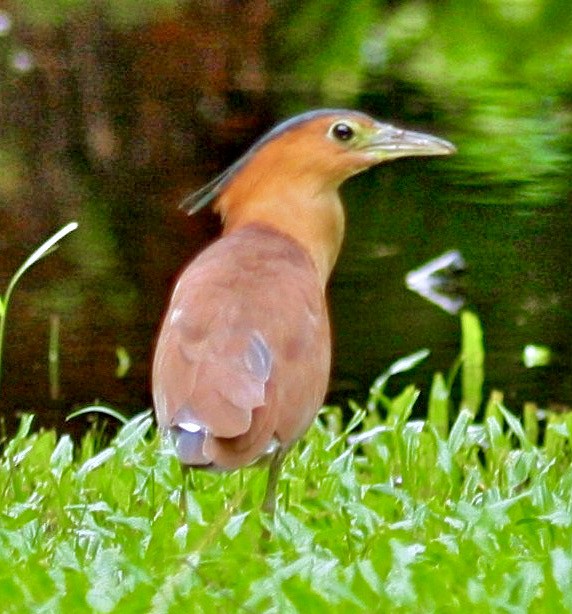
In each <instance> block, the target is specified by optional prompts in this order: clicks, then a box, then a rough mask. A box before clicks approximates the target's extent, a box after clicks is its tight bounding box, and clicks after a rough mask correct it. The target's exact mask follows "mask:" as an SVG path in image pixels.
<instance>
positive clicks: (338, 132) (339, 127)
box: [331, 122, 355, 141]
mask: <svg viewBox="0 0 572 614" xmlns="http://www.w3.org/2000/svg"><path fill="white" fill-rule="evenodd" d="M331 133H332V135H333V137H334V138H335V139H336V140H337V141H349V140H350V139H352V138H353V137H354V134H355V131H354V129H353V128H352V127H351V126H349V125H348V124H346V123H345V122H339V123H337V124H334V125H333V126H332V128H331Z"/></svg>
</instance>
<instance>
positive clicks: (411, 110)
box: [0, 2, 572, 424]
mask: <svg viewBox="0 0 572 614" xmlns="http://www.w3.org/2000/svg"><path fill="white" fill-rule="evenodd" d="M245 4H249V5H252V6H257V5H260V6H262V5H265V3H256V2H251V3H245ZM397 4H399V3H397ZM402 5H407V3H402ZM219 8H220V7H219ZM220 10H222V9H220ZM203 17H204V15H203ZM274 18H275V19H278V17H276V16H275V17H274ZM184 23H185V22H184V21H183V22H181V23H178V24H176V23H175V24H172V23H167V24H165V23H163V22H158V23H155V24H153V23H152V24H151V25H150V26H138V27H137V28H136V29H134V30H133V29H131V30H129V29H127V30H125V29H122V28H121V27H119V26H117V25H115V24H113V23H112V22H109V21H108V20H106V19H102V18H101V16H100V15H91V17H89V19H87V18H86V20H85V21H82V20H77V19H76V20H75V21H74V20H73V19H72V20H71V21H70V22H69V23H67V24H64V25H63V26H62V25H60V26H58V28H59V29H58V28H55V29H53V30H52V31H51V32H52V35H47V34H46V30H41V31H38V30H34V28H32V27H30V28H27V29H24V30H23V33H20V38H21V40H24V41H27V47H26V48H27V49H29V50H30V54H31V57H32V58H35V60H34V61H35V62H36V64H35V65H34V67H33V68H32V69H30V70H28V69H26V70H24V71H22V70H20V71H19V72H18V70H16V69H15V68H14V66H13V65H12V67H11V68H10V65H9V63H8V60H6V62H7V64H6V67H5V71H4V72H5V75H4V77H5V87H4V90H3V97H2V106H3V109H4V111H9V112H10V114H9V115H8V117H10V118H11V119H10V122H8V123H7V124H5V125H4V127H3V129H2V134H1V139H0V143H1V149H0V154H1V158H0V161H1V162H2V165H3V169H4V170H3V179H2V180H1V181H0V194H1V197H2V203H1V209H0V215H1V219H0V280H1V281H2V287H5V286H6V283H7V280H8V278H9V276H10V275H11V273H12V272H13V271H14V270H15V269H16V267H17V266H18V265H19V264H20V263H21V261H22V260H23V259H24V258H25V257H26V256H27V255H28V254H29V253H30V252H31V251H32V249H33V248H34V247H36V246H37V245H38V244H39V243H40V242H41V241H42V240H44V239H46V238H47V237H48V236H49V235H50V234H52V233H53V232H54V231H55V230H57V229H58V228H59V227H61V226H63V225H64V224H65V223H67V222H68V221H70V220H77V221H78V222H79V224H80V227H79V230H78V231H76V232H75V233H74V234H73V235H71V236H69V237H67V238H66V239H64V240H63V241H62V244H61V247H60V249H59V250H58V251H57V252H56V253H54V254H51V255H49V256H48V257H47V258H46V259H45V260H43V261H42V262H40V263H39V264H37V265H36V266H35V268H34V269H33V270H31V271H29V272H28V273H26V275H25V276H24V277H23V279H22V280H21V283H20V285H19V287H18V289H17V290H16V292H15V294H14V297H13V302H12V304H11V305H10V311H9V314H8V321H7V338H6V347H5V354H4V370H3V374H2V384H1V386H2V388H1V391H0V394H1V404H2V412H3V415H4V417H5V419H6V420H7V421H8V422H12V420H13V417H14V416H15V415H16V413H17V412H19V411H33V412H36V413H37V414H38V416H39V419H40V421H41V422H42V423H44V424H60V423H61V420H62V417H63V416H65V415H66V414H67V413H69V412H70V411H71V410H72V409H73V408H76V407H78V406H81V405H87V404H92V403H94V402H101V403H105V404H109V405H111V406H113V407H116V408H117V409H120V410H122V411H125V412H128V413H129V412H133V411H136V410H140V409H141V408H143V407H147V406H149V405H150V394H149V377H148V375H149V363H150V356H151V353H152V347H153V339H154V335H155V331H156V329H157V326H158V323H159V321H160V317H161V313H162V310H163V307H164V304H165V301H166V299H167V297H168V293H169V289H170V287H171V285H172V283H173V280H174V279H175V275H176V272H177V271H178V270H179V269H180V267H181V266H182V265H183V264H184V263H185V262H186V261H187V260H188V258H189V257H190V256H191V255H192V254H193V253H195V252H196V251H197V250H198V249H200V247H201V246H203V245H205V244H206V242H208V241H209V240H210V239H211V238H213V237H214V236H216V234H217V232H218V222H217V220H216V219H215V218H214V216H212V215H209V214H208V213H205V214H200V215H198V216H196V217H195V218H190V219H188V218H186V217H185V216H184V215H183V214H182V213H180V212H179V211H177V209H176V205H177V204H178V202H179V201H180V199H181V198H182V197H183V196H184V195H185V193H186V192H187V191H190V190H191V189H194V188H196V187H199V186H200V185H201V184H202V183H203V182H206V181H208V179H210V178H211V177H212V176H214V175H215V174H216V173H217V172H218V171H220V170H222V169H223V168H224V167H225V166H226V165H227V164H228V163H230V162H231V161H232V160H233V159H234V158H235V157H236V156H237V155H239V154H240V153H241V152H242V151H243V150H244V149H245V148H246V147H247V146H248V145H249V144H250V143H251V142H252V141H253V140H254V139H256V138H257V137H258V136H259V135H260V134H262V133H263V132H264V130H265V129H267V128H268V127H270V126H271V125H272V124H273V123H274V122H275V121H277V120H279V119H282V118H283V117H285V116H287V115H289V114H291V113H292V112H297V111H301V110H304V109H307V108H315V107H318V106H351V107H354V108H360V109H362V110H365V111H367V112H370V113H371V114H373V115H375V116H377V117H380V118H384V119H391V120H393V121H395V122H396V123H399V124H401V125H403V126H406V127H410V128H414V129H422V130H426V131H429V132H432V133H434V134H437V135H439V136H442V137H444V138H447V139H449V140H452V141H453V142H454V143H455V144H456V145H457V146H458V148H459V153H458V154H457V156H455V157H452V158H446V159H419V160H400V161H397V162H394V163H391V164H388V165H385V166H380V167H378V168H376V169H373V170H372V171H370V172H368V173H366V174H365V175H362V176H360V177H356V178H354V179H352V180H351V181H349V182H348V183H347V184H346V185H345V186H344V188H343V198H344V202H345V203H346V209H347V217H348V231H347V236H346V241H345V245H344V249H343V252H342V255H341V258H340V261H339V263H338V266H337V268H336V271H335V274H334V276H333V279H332V281H331V287H330V304H331V311H332V316H333V327H334V330H335V363H334V370H333V375H332V393H331V397H330V400H332V401H336V402H343V401H344V399H346V398H348V397H352V398H357V399H363V398H364V397H365V395H366V394H367V390H368V387H369V385H370V384H371V382H372V381H373V379H374V378H375V377H376V376H377V375H379V374H380V373H381V372H382V371H383V370H385V369H386V368H387V367H388V365H389V364H390V363H391V362H392V361H393V360H395V359H397V358H399V357H401V356H403V355H406V354H408V353H411V352H413V351H415V350H418V349H420V348H422V347H426V348H429V349H430V350H431V355H430V358H429V359H428V360H427V361H426V362H425V363H424V364H423V365H421V366H420V367H418V368H417V369H416V370H415V372H413V373H409V374H406V375H404V376H402V377H401V378H400V379H398V380H396V381H395V382H394V384H393V386H394V388H393V389H394V390H398V389H399V387H400V386H401V385H403V384H404V383H410V382H412V381H413V382H415V383H417V384H418V385H419V386H420V387H421V388H422V389H423V390H424V391H426V390H427V389H428V387H429V386H430V381H431V376H432V374H433V373H434V372H435V371H436V370H447V369H449V367H450V366H451V365H452V363H453V361H454V359H455V357H456V356H457V354H458V351H459V330H460V325H459V317H458V315H454V314H450V313H447V312H446V311H444V310H443V309H441V308H440V307H438V306H436V305H435V304H433V303H431V302H429V301H427V300H426V299H424V298H423V297H421V296H419V295H418V294H416V293H414V292H412V291H411V290H408V289H407V287H406V285H405V276H406V274H407V273H408V271H411V270H412V269H415V268H417V267H419V266H421V265H422V264H423V263H425V262H427V261H428V260H431V259H432V258H435V257H437V256H439V255H440V254H442V253H444V252H446V251H448V250H452V249H455V250H458V251H459V252H460V254H461V255H462V257H463V259H464V261H465V262H466V271H465V272H464V273H463V274H460V275H456V276H453V277H451V278H449V280H448V284H449V285H448V287H447V288H446V289H445V290H446V291H447V292H448V293H449V294H451V295H455V296H458V297H461V298H463V300H464V301H465V304H466V306H467V307H470V308H471V309H473V310H474V311H475V312H476V313H477V314H478V315H479V317H480V319H481V321H482V324H483V328H484V332H485V340H486V383H487V389H488V390H490V389H491V388H498V389H501V390H503V391H504V392H505V394H506V396H507V403H508V405H509V406H510V407H512V408H513V409H514V410H515V411H518V409H519V407H520V406H521V404H522V403H523V402H524V401H528V400H533V401H537V402H538V403H540V404H568V405H569V404H570V403H572V369H571V367H572V365H571V362H572V360H571V357H572V291H571V280H572V270H571V269H572V265H571V264H570V253H571V249H570V248H571V247H572V246H571V241H572V239H571V237H572V221H571V220H572V216H571V215H570V208H571V204H572V203H571V201H572V199H571V195H570V188H569V186H568V181H567V177H568V175H569V168H570V164H571V162H572V160H571V158H572V147H571V146H570V138H569V127H570V125H572V121H570V115H571V110H570V100H572V95H571V96H568V94H566V93H565V92H566V91H570V88H568V90H566V87H568V86H567V85H566V87H564V85H563V83H564V84H566V83H568V82H567V81H565V80H563V81H562V82H558V83H557V84H553V85H554V87H553V89H552V90H550V91H548V92H547V91H546V90H542V91H539V90H538V83H536V82H534V81H532V80H531V82H522V81H519V82H515V81H511V80H506V79H505V80H504V81H502V82H499V81H498V79H497V75H496V74H491V75H490V79H489V80H487V79H486V78H482V79H481V80H480V82H479V84H478V87H475V88H474V90H471V91H467V85H466V84H464V85H463V86H461V85H459V84H457V85H458V89H456V85H455V83H448V84H447V85H448V88H449V89H448V92H449V95H447V92H443V91H440V92H436V90H435V89H433V90H431V88H429V87H427V83H424V82H423V81H422V80H416V79H415V78H414V77H412V76H411V73H410V72H409V73H408V72H407V70H406V67H405V65H404V67H403V72H400V70H401V68H400V66H398V65H397V66H393V67H391V70H389V69H388V70H387V72H386V73H384V74H381V75H379V74H377V73H376V72H375V71H374V72H373V73H371V74H370V75H369V77H368V79H367V80H365V81H363V82H362V84H361V86H360V87H359V88H358V89H356V90H355V92H354V93H353V94H351V95H350V94H349V93H348V92H347V91H344V92H343V93H340V92H339V91H338V92H334V93H327V92H326V91H325V90H324V89H320V88H316V89H313V88H311V87H309V86H308V87H306V86H305V87H301V85H302V84H303V83H299V84H298V85H300V87H298V85H292V83H291V80H292V76H291V75H290V73H289V72H288V69H289V68H291V70H294V68H293V67H288V66H282V71H281V72H278V73H277V74H276V73H273V72H271V71H270V72H268V70H269V68H268V67H269V66H271V65H272V61H271V60H269V61H268V62H267V64H263V63H262V59H261V58H263V57H264V54H263V51H262V49H258V48H254V50H252V49H251V53H253V59H252V62H251V65H252V66H251V72H250V73H249V75H250V76H249V77H248V79H246V77H244V75H243V76H242V77H240V78H242V79H246V81H247V86H248V87H245V89H244V90H241V89H240V87H237V83H240V82H241V81H240V78H239V77H236V76H235V80H234V81H233V83H229V82H227V81H225V79H227V80H228V79H229V76H228V74H227V73H226V72H224V71H223V72H222V73H220V74H219V73H216V74H210V75H209V74H207V73H208V71H209V70H211V72H212V70H213V69H212V67H211V68H209V67H208V66H202V65H201V64H200V62H198V63H197V64H194V65H193V66H192V68H188V62H189V60H188V56H187V55H186V54H187V53H188V50H189V48H190V47H192V45H193V44H196V36H195V35H193V29H192V25H189V27H188V29H187V30H185V28H184ZM269 23H270V25H268V23H267V22H266V21H265V20H264V19H262V18H261V19H260V20H259V22H257V24H258V25H257V28H258V29H259V30H260V31H261V32H262V31H264V29H265V28H270V29H271V28H272V20H270V22H269ZM253 27H254V26H253ZM47 32H50V30H47ZM165 32H167V33H168V34H169V36H167V35H166V34H165V36H162V34H164V33H165ZM58 33H59V34H58ZM62 33H65V34H66V35H67V36H62ZM182 33H184V35H183V34H182ZM160 34H161V35H160ZM215 34H216V32H215ZM213 36H214V34H213ZM225 36H231V35H230V34H229V33H228V32H227V33H226V34H225ZM232 36H234V37H235V38H234V39H232V40H233V42H232V44H230V43H229V46H228V49H226V51H225V49H222V50H221V48H220V46H219V47H216V49H217V50H218V51H216V52H217V53H223V54H224V53H226V54H227V56H229V55H230V56H232V54H233V53H234V52H233V49H235V47H236V46H237V45H238V46H240V44H241V41H240V40H238V42H237V38H236V37H238V38H240V35H239V33H236V32H234V33H233V34H232ZM14 37H15V38H14V40H17V37H16V35H14ZM74 37H75V38H74ZM214 38H215V39H216V36H214ZM84 39H85V40H87V41H88V42H89V41H91V46H90V45H87V46H81V45H76V46H75V48H74V46H73V44H72V43H73V42H74V40H75V41H76V42H77V40H79V41H81V42H85V41H84ZM225 40H226V39H225ZM229 40H230V39H229ZM70 41H71V42H70ZM94 41H95V42H94ZM173 41H174V42H173ZM193 41H195V42H193ZM96 43H97V44H96ZM12 44H14V45H15V44H16V43H15V42H13V43H12ZM213 45H214V43H213ZM74 49H75V50H74ZM209 49H211V47H209V43H208V41H207V42H204V41H203V42H202V43H201V50H202V53H203V55H204V57H207V58H208V57H211V56H212V53H215V52H214V51H212V49H215V46H213V47H212V49H211V51H212V53H211V52H209ZM40 52H42V53H43V55H42V53H40ZM225 57H226V56H225ZM46 58H47V59H46ZM184 58H186V59H184ZM50 59H51V60H53V61H54V62H55V60H56V59H57V60H58V62H59V64H54V63H50V62H49V61H48V60H50ZM255 60H256V61H259V62H260V64H259V65H257V64H256V61H255ZM213 61H214V60H213ZM185 62H186V64H185ZM181 63H183V64H184V65H185V66H187V68H186V69H185V70H184V71H182V72H181V71H178V69H177V70H175V68H177V67H179V66H181V65H182V64H181ZM214 64H216V66H219V65H218V64H217V63H216V62H214ZM54 66H56V68H54ZM462 69H463V68H462V67H460V70H462ZM296 70H300V68H299V67H298V68H297V69H296ZM228 71H230V69H228ZM141 75H143V78H142V77H141ZM88 77H89V81H88V80H87V79H88ZM209 77H210V78H209ZM255 77H257V78H258V81H257V80H256V79H255ZM286 77H288V78H286ZM253 79H254V80H253ZM563 79H564V77H563ZM305 83H306V85H308V84H310V85H311V83H312V82H311V80H310V81H308V82H305ZM6 84H7V85H6ZM284 84H286V85H284ZM288 84H289V85H288ZM348 87H349V86H348ZM98 88H100V89H98ZM100 90H101V91H104V92H105V95H99V94H98V92H99V93H100ZM563 92H564V93H563ZM217 113H218V115H217ZM5 116H6V115H5ZM54 316H56V317H57V318H59V322H60V338H59V344H58V347H59V365H58V377H57V382H56V383H57V390H54V389H53V386H54V381H53V379H52V382H51V384H52V393H50V377H49V367H48V339H49V331H50V317H52V318H53V317H54ZM530 343H536V344H543V345H548V346H549V347H550V348H551V349H552V352H553V360H552V362H551V364H550V365H548V366H545V367H541V368H535V369H527V368H525V366H524V364H523V362H522V352H523V349H524V346H525V345H526V344H530ZM118 347H123V348H125V350H126V352H127V353H128V355H129V357H130V360H131V366H130V368H129V370H128V371H127V373H126V375H125V376H123V377H118V376H117V375H116V368H117V357H116V350H117V348H118ZM54 393H55V394H54ZM53 396H55V397H56V398H51V397H53Z"/></svg>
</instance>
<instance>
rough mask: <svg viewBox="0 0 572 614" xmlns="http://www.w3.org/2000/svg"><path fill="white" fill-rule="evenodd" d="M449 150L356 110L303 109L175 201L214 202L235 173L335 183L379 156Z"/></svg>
mask: <svg viewBox="0 0 572 614" xmlns="http://www.w3.org/2000/svg"><path fill="white" fill-rule="evenodd" d="M455 151H456V149H455V146H454V145H453V144H452V143H449V142H448V141H445V140H443V139H439V138H437V137H434V136H431V135H429V134H423V133H421V132H413V131H411V130H403V129H401V128H396V127H394V126H393V125H391V124H386V123H382V122H379V121H377V120H375V119H373V118H372V117H370V116H368V115H366V114H365V113H360V112H358V111H350V110H345V109H320V110H317V111H309V112H307V113H302V114H301V115H297V116H295V117H293V118H291V119H289V120H287V121H284V122H282V123H280V124H278V125H277V126H275V127H274V128H273V129H272V130H270V131H269V132H268V133H266V134H265V135H264V136H263V137H261V138H260V139H259V140H258V141H257V142H256V143H255V144H254V145H253V146H252V147H251V148H250V149H249V150H248V151H247V152H246V153H245V154H244V155H243V156H242V157H241V158H239V159H238V160H237V161H236V162H235V163H234V164H233V165H232V166H230V167H229V168H228V169H226V170H225V171H223V172H222V173H221V174H220V175H218V176H217V177H215V178H214V179H213V180H212V181H211V182H209V183H208V184H206V185H205V186H203V187H202V188H201V189H199V190H197V191H196V192H193V193H192V194H189V196H187V198H185V200H184V201H183V202H182V203H181V205H180V206H181V209H183V210H184V211H186V212H187V213H188V214H189V215H192V214H193V213H196V212H197V211H199V210H200V209H202V208H203V207H204V206H205V205H207V204H209V203H211V202H216V200H217V199H218V198H219V197H220V196H222V195H223V194H224V192H225V190H226V189H227V188H228V187H230V185H231V183H233V182H234V180H235V179H236V178H237V177H238V176H239V175H242V176H245V177H247V178H249V182H250V183H251V184H254V183H257V179H258V177H260V178H261V180H268V178H269V175H279V176H281V177H283V178H284V179H290V180H292V181H297V180H299V179H301V178H303V179H307V178H309V177H314V178H317V180H318V181H321V182H324V183H326V184H329V185H334V186H335V188H337V187H339V185H340V184H341V183H342V182H343V181H344V180H345V179H348V178H349V177H351V176H352V175H355V174H357V173H360V172H361V171H364V170H366V169H368V168H370V167H371V166H374V165H376V164H379V163H381V162H385V161H388V160H394V159H395V158H403V157H407V156H442V155H449V154H452V153H455ZM269 165H271V166H270V168H268V167H269ZM274 165H275V166H274Z"/></svg>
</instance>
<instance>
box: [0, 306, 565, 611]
mask: <svg viewBox="0 0 572 614" xmlns="http://www.w3.org/2000/svg"><path fill="white" fill-rule="evenodd" d="M424 356H425V352H420V353H418V354H416V355H413V356H409V357H407V358H404V359H402V360H400V361H398V362H397V363H395V364H394V365H392V367H391V368H390V369H389V370H388V371H387V372H386V373H385V374H384V375H382V376H381V377H380V378H379V379H378V380H377V382H375V383H374V385H373V386H372V390H371V396H370V399H369V402H368V403H367V406H366V407H364V408H361V407H357V406H355V405H352V410H353V417H352V419H351V420H350V422H349V424H348V423H346V422H345V421H344V420H343V419H342V411H341V410H340V409H339V408H324V410H323V411H322V412H321V414H320V417H319V419H318V420H317V421H316V423H315V425H314V426H313V427H312V429H311V431H310V432H309V434H308V435H307V437H306V438H305V439H304V441H302V442H300V443H299V444H298V445H297V447H296V448H295V450H294V451H293V453H292V454H291V455H290V456H289V457H288V459H287V461H286V464H285V467H284V470H283V473H282V477H281V481H280V486H279V492H280V500H279V505H278V510H277V512H276V515H275V517H274V518H270V517H268V516H266V515H264V514H263V513H262V512H261V511H260V510H259V504H260V502H261V500H262V497H263V494H264V487H265V479H266V473H265V470H264V469H260V468H256V467H255V468H251V469H246V470H242V471H237V472H234V473H230V474H217V473H207V472H200V471H196V472H191V474H190V476H189V484H188V508H187V511H186V515H183V514H182V512H181V510H180V507H179V498H180V493H181V487H182V478H181V472H180V470H179V467H178V465H177V462H176V460H175V458H174V456H173V453H172V451H171V450H170V448H169V446H168V445H167V444H165V443H164V442H163V441H162V440H161V438H160V437H159V436H158V435H157V433H156V432H155V430H154V427H153V418H152V416H151V415H150V413H149V412H143V413H141V414H139V415H138V416H136V417H135V418H133V419H131V420H130V421H128V422H127V423H126V424H125V425H124V426H123V427H122V428H121V429H120V430H119V431H118V434H117V436H116V437H115V438H114V439H113V441H111V442H110V443H109V445H102V444H101V443H100V438H99V437H98V432H97V430H96V429H94V430H93V431H90V432H89V433H88V434H87V435H86V436H85V437H84V439H83V440H82V442H81V444H80V445H75V444H74V443H73V442H72V440H71V438H70V437H69V436H68V435H65V434H64V435H61V436H58V434H56V433H55V432H53V431H40V432H35V431H34V430H33V417H32V416H24V417H23V419H22V422H21V425H20V429H19V431H18V433H17V434H16V435H15V436H14V437H12V438H9V439H7V438H5V439H4V442H3V445H2V458H1V465H0V496H1V499H0V596H1V599H0V611H2V612H28V611H33V612H50V613H53V612H82V611H94V612H115V611H121V612H157V613H158V612H180V611H185V612H205V613H206V612H209V613H210V612H322V611H324V612H325V611H327V612H348V611H351V612H354V611H358V612H359V611H363V612H376V611H378V612H458V611H463V612H473V611H474V612H476V611H478V612H527V611H533V612H568V611H572V466H571V462H570V461H571V441H572V415H571V414H553V413H549V412H541V411H539V410H538V409H537V408H535V407H533V406H529V407H527V408H526V409H525V412H524V415H523V417H522V418H517V417H516V416H515V415H513V413H511V412H510V411H509V410H508V409H507V408H505V407H504V405H503V403H502V397H501V396H500V395H499V394H496V393H495V394H494V395H493V396H492V398H491V399H490V400H489V401H488V403H487V404H486V407H485V409H484V411H483V412H482V415H481V416H479V418H478V419H475V408H476V405H478V403H479V396H480V391H481V390H482V342H481V335H480V330H479V327H478V322H477V321H476V319H475V318H474V316H472V315H471V314H464V316H463V348H462V360H461V361H460V362H459V364H458V365H457V366H456V368H454V369H453V371H452V373H451V374H450V375H449V377H448V378H445V377H443V376H442V375H440V374H437V375H436V376H435V379H434V382H433V387H432V391H431V395H430V399H429V402H428V408H427V411H426V416H427V417H426V419H422V420H421V419H412V418H411V413H412V410H413V408H414V406H415V403H416V401H417V398H418V396H419V391H418V390H417V389H416V388H415V386H413V385H411V386H408V387H407V388H405V389H404V390H403V391H402V392H401V393H400V394H399V395H397V396H396V397H393V398H389V397H388V396H387V395H386V393H385V385H386V383H387V380H388V379H389V377H390V376H391V375H392V374H394V373H397V372H401V371H406V370H409V369H410V368H412V367H414V365H415V364H416V363H417V361H419V360H421V359H422V358H423V357H424ZM413 378H414V375H412V379H413ZM459 378H461V379H462V380H463V384H462V390H463V401H462V403H461V408H460V410H459V411H455V412H454V415H451V414H452V412H451V401H450V391H451V386H452V385H453V382H454V381H455V380H456V379H457V380H458V379H459Z"/></svg>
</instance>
